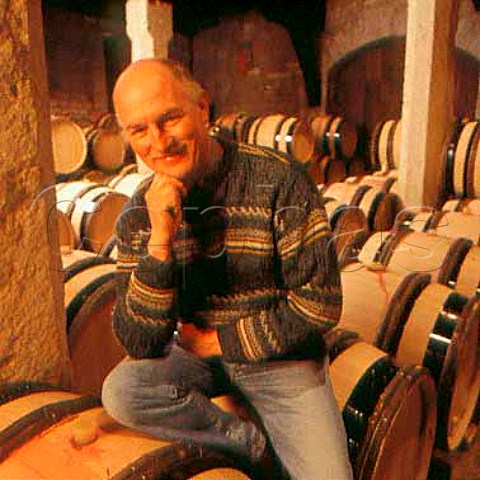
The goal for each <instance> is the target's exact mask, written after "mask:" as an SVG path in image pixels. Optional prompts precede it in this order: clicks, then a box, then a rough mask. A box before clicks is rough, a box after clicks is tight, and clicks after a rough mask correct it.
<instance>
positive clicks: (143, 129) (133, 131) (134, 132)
mask: <svg viewBox="0 0 480 480" xmlns="http://www.w3.org/2000/svg"><path fill="white" fill-rule="evenodd" d="M146 131H147V128H146V127H137V128H132V129H131V130H130V135H132V136H134V137H139V136H141V135H144V134H145V132H146Z"/></svg>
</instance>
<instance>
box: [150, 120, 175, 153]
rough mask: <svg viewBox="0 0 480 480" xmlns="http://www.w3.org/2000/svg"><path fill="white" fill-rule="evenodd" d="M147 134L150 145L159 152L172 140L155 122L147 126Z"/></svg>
mask: <svg viewBox="0 0 480 480" xmlns="http://www.w3.org/2000/svg"><path fill="white" fill-rule="evenodd" d="M149 136H150V144H151V146H152V147H154V148H155V149H157V150H159V151H161V152H163V151H164V150H165V149H166V148H167V147H168V145H170V143H171V141H172V139H171V137H170V136H169V135H167V134H166V133H165V132H164V131H163V130H162V128H161V127H159V126H158V125H157V124H152V125H150V126H149Z"/></svg>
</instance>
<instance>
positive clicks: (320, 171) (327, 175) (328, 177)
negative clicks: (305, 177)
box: [308, 156, 347, 183]
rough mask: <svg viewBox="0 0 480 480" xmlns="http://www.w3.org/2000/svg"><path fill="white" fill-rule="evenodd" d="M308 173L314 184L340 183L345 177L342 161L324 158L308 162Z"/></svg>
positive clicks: (344, 165) (344, 167) (344, 166)
mask: <svg viewBox="0 0 480 480" xmlns="http://www.w3.org/2000/svg"><path fill="white" fill-rule="evenodd" d="M308 173H309V174H310V176H311V177H312V178H313V181H314V182H315V183H333V182H341V181H342V180H343V179H344V178H345V177H346V175H347V169H346V164H345V162H344V161H343V160H340V159H338V158H333V157H329V156H324V157H322V158H313V159H312V160H311V161H310V162H309V164H308Z"/></svg>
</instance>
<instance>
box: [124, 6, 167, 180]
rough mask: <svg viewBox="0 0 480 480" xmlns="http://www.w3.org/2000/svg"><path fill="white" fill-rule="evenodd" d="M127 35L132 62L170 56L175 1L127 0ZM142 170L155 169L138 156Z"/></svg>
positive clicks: (139, 166)
mask: <svg viewBox="0 0 480 480" xmlns="http://www.w3.org/2000/svg"><path fill="white" fill-rule="evenodd" d="M125 12H126V21H127V35H128V38H129V39H130V42H131V45H132V62H135V61H136V60H140V59H142V58H152V57H156V58H168V46H169V44H170V41H171V40H172V38H173V10H172V5H171V4H170V3H167V2H162V1H161V0H127V3H126V5H125ZM137 165H138V171H139V172H140V173H146V172H151V170H150V169H149V168H148V167H147V165H145V163H143V162H142V160H141V159H140V158H138V156H137Z"/></svg>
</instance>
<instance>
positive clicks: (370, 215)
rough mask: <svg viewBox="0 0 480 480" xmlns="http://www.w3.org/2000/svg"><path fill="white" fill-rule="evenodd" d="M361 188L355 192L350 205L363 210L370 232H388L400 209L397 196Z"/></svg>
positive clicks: (371, 188) (373, 189)
mask: <svg viewBox="0 0 480 480" xmlns="http://www.w3.org/2000/svg"><path fill="white" fill-rule="evenodd" d="M362 187H363V186H360V187H359V188H358V189H357V190H356V192H355V196H354V197H353V199H352V202H351V205H356V206H358V207H359V208H360V209H361V210H363V212H364V213H365V216H366V217H367V220H368V224H369V227H370V229H371V230H373V231H377V232H378V231H385V230H390V229H391V228H392V226H393V224H394V223H395V218H396V216H397V213H398V211H399V209H400V208H401V202H400V199H399V197H398V195H396V194H394V193H386V192H384V191H383V190H380V189H377V188H373V187H370V188H368V189H363V188H362Z"/></svg>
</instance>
